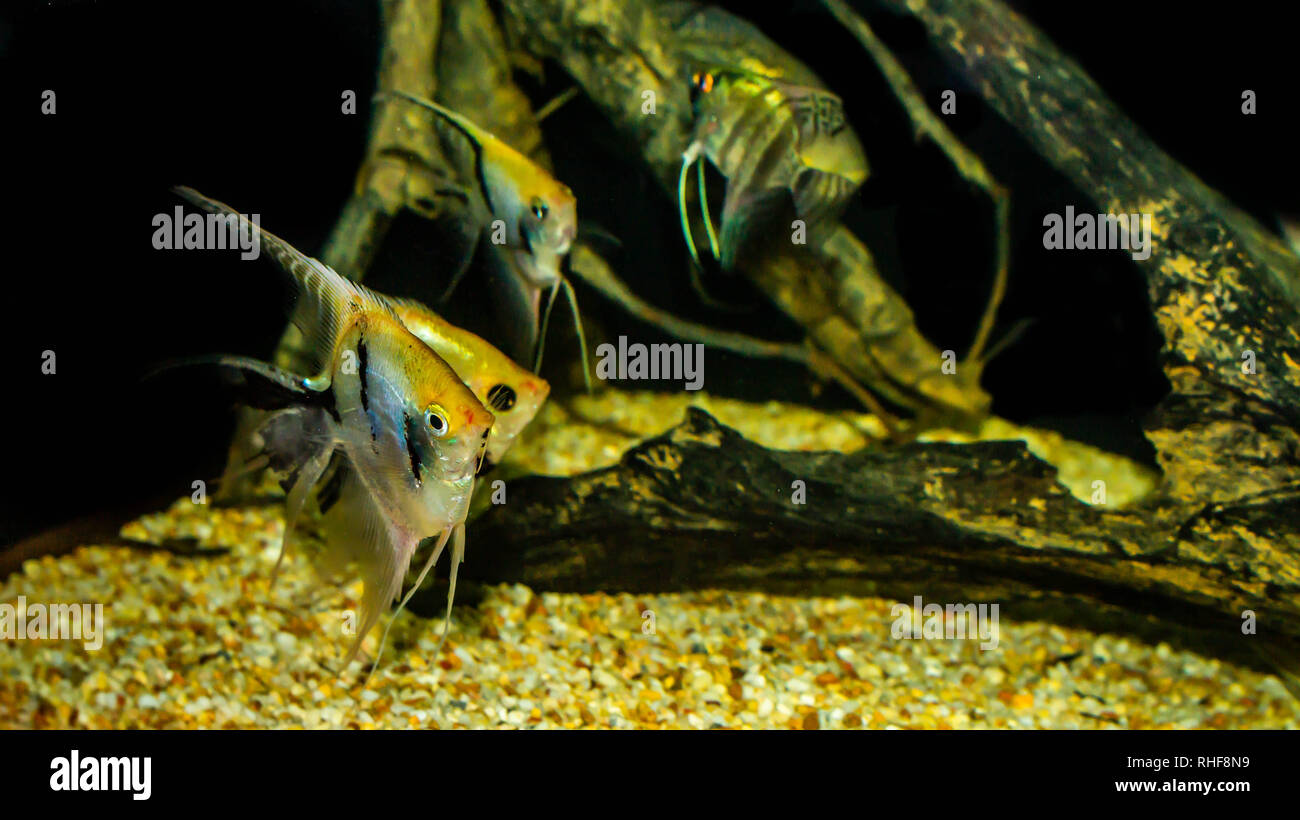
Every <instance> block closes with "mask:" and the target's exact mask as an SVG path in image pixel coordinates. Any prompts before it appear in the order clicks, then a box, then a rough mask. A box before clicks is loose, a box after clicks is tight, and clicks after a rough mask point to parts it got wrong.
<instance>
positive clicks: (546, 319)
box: [533, 279, 562, 373]
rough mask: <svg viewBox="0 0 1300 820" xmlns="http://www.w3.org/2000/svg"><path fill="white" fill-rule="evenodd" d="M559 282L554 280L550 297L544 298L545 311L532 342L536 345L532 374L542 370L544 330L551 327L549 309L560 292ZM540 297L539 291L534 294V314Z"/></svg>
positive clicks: (553, 305)
mask: <svg viewBox="0 0 1300 820" xmlns="http://www.w3.org/2000/svg"><path fill="white" fill-rule="evenodd" d="M561 281H562V280H560V279H557V280H555V284H554V285H551V293H550V295H549V296H547V297H546V310H545V311H543V312H542V323H541V326H540V328H539V329H538V331H537V338H536V339H535V340H534V341H535V342H536V345H537V352H536V354H535V355H534V356H533V372H534V373H539V372H541V370H542V354H544V353H545V352H546V330H547V328H549V327H550V326H551V308H553V307H555V297H556V295H558V294H559V292H560V282H561ZM541 296H542V292H541V290H540V289H539V290H538V291H537V294H536V301H534V302H533V305H534V308H533V312H534V314H535V313H536V305H538V304H540V303H541Z"/></svg>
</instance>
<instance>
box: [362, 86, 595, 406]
mask: <svg viewBox="0 0 1300 820" xmlns="http://www.w3.org/2000/svg"><path fill="white" fill-rule="evenodd" d="M388 93H390V94H392V95H394V96H396V97H400V98H401V99H404V100H407V101H409V102H412V103H414V104H416V105H419V106H422V107H424V108H427V109H429V110H430V111H433V112H435V113H437V114H438V115H439V116H441V117H442V118H443V119H445V120H446V121H447V122H448V123H450V124H451V125H452V127H454V128H455V129H456V130H457V131H459V132H460V133H461V134H463V135H464V136H465V138H466V139H467V140H468V141H469V143H470V146H471V147H472V148H473V151H474V174H475V179H476V182H477V184H478V188H479V193H480V194H481V199H482V202H483V203H484V205H486V207H487V210H488V213H487V214H481V215H480V222H481V223H482V225H483V227H484V231H485V232H486V233H487V235H488V236H489V237H490V239H491V241H492V242H493V243H494V244H499V245H501V246H502V247H503V248H504V249H505V251H506V259H507V262H508V267H509V269H510V274H511V275H510V276H509V277H507V279H508V282H507V285H508V286H509V287H511V288H513V289H514V290H515V293H514V294H512V298H513V299H514V300H516V301H517V302H522V303H523V307H524V308H525V328H524V331H525V343H526V344H527V346H528V348H529V350H530V352H534V364H533V369H534V370H537V369H539V368H540V367H541V363H542V352H543V349H544V347H545V343H546V327H547V323H548V321H549V319H550V314H551V308H552V306H553V305H554V303H555V297H556V295H557V293H558V292H559V289H560V288H564V294H565V296H566V298H567V299H568V301H569V307H570V309H571V311H572V313H573V322H574V325H575V327H576V328H577V332H578V344H579V346H580V348H581V355H582V372H583V376H584V378H585V379H586V382H587V387H588V389H590V388H591V377H590V375H589V374H588V372H587V346H586V338H585V336H584V334H583V332H582V320H581V318H580V316H579V314H578V301H577V297H576V296H575V295H574V293H573V287H572V285H570V284H569V281H568V279H566V278H565V276H564V274H563V272H562V271H561V270H560V267H561V264H562V262H563V260H564V257H565V255H566V254H568V252H569V248H570V247H571V246H572V245H573V240H574V238H575V237H576V235H577V231H578V202H577V199H576V198H575V197H574V195H573V191H571V190H570V189H569V186H567V185H565V184H564V183H562V182H560V181H559V180H557V179H556V178H555V177H553V176H551V174H550V173H549V172H548V171H547V170H546V169H544V168H542V167H541V166H540V165H538V164H537V163H535V162H533V161H532V160H531V159H529V158H528V157H526V156H524V155H523V154H521V153H520V152H519V151H517V150H515V149H514V148H512V147H511V146H510V145H508V144H506V143H505V142H503V141H502V140H501V139H499V138H497V137H496V136H494V135H493V134H492V133H490V132H489V131H487V130H485V129H483V128H480V127H479V126H478V125H475V124H474V123H473V122H471V121H470V120H469V119H468V118H466V117H465V116H464V115H462V114H458V113H457V112H455V111H452V110H451V109H449V108H446V107H445V106H442V105H439V104H438V103H436V102H434V101H433V100H427V99H425V98H423V97H420V96H417V95H415V94H409V93H407V92H405V91H397V90H394V91H391V92H388ZM383 96H384V95H383V94H380V95H377V98H382V97H383ZM498 221H499V222H498ZM493 223H497V224H495V225H494V224H493ZM454 286H455V282H453V283H452V287H454ZM449 290H450V288H449ZM544 292H549V295H548V296H547V303H546V308H545V311H544V312H543V311H542V309H541V299H542V294H543V293H544ZM539 317H540V319H539Z"/></svg>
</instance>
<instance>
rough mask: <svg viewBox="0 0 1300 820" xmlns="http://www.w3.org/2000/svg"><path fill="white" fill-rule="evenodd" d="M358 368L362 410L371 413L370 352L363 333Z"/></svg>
mask: <svg viewBox="0 0 1300 820" xmlns="http://www.w3.org/2000/svg"><path fill="white" fill-rule="evenodd" d="M357 366H358V367H359V368H361V409H362V410H365V411H366V412H367V413H369V412H370V384H369V378H370V350H369V348H367V347H366V336H365V334H364V333H362V334H361V335H360V336H358V337H357ZM373 428H374V426H373V425H371V431H370V433H371V437H372V438H373V437H374V429H373Z"/></svg>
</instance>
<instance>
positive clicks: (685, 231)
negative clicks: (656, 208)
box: [677, 143, 701, 265]
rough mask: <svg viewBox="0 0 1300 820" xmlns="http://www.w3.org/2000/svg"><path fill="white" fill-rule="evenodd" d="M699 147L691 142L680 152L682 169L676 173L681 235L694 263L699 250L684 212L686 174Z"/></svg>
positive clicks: (698, 151) (697, 153)
mask: <svg viewBox="0 0 1300 820" xmlns="http://www.w3.org/2000/svg"><path fill="white" fill-rule="evenodd" d="M699 153H700V148H699V144H698V143H691V146H690V147H689V148H687V149H686V151H685V152H684V153H683V154H682V170H681V171H680V172H679V173H678V174H677V214H678V216H679V217H681V220H682V236H683V237H685V239H686V249H687V250H689V251H690V252H691V259H692V260H693V261H694V262H695V264H696V265H699V264H701V263H700V252H699V251H698V250H696V248H695V237H693V236H691V218H690V215H689V214H688V213H687V212H686V176H687V174H689V173H690V171H691V165H693V164H694V163H695V160H696V159H697V158H698V157H699Z"/></svg>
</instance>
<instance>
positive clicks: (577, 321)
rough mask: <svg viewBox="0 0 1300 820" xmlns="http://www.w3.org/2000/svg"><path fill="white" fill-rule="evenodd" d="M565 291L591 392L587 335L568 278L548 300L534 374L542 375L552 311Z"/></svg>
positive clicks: (557, 284)
mask: <svg viewBox="0 0 1300 820" xmlns="http://www.w3.org/2000/svg"><path fill="white" fill-rule="evenodd" d="M561 288H563V289H564V298H565V300H566V301H567V302H568V303H569V312H570V314H571V315H572V316H573V330H574V332H575V333H576V334H577V335H578V355H579V356H581V357H582V382H583V384H584V385H585V386H586V388H587V392H588V393H590V392H591V365H590V363H589V362H588V360H587V334H586V331H584V330H583V328H582V315H581V313H580V312H579V311H578V296H577V294H575V293H574V291H573V285H572V284H570V283H569V280H568V278H567V277H564V276H561V277H560V278H559V279H557V280H556V282H555V284H554V285H552V286H551V293H550V295H549V296H548V297H547V298H546V310H545V312H544V313H543V314H542V325H541V330H540V332H539V334H538V337H537V356H536V357H535V358H534V359H533V372H534V373H540V372H541V369H542V354H543V353H545V352H546V330H547V328H548V327H550V323H551V310H552V308H554V307H555V297H556V296H557V295H559V292H560V289H561Z"/></svg>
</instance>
